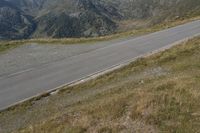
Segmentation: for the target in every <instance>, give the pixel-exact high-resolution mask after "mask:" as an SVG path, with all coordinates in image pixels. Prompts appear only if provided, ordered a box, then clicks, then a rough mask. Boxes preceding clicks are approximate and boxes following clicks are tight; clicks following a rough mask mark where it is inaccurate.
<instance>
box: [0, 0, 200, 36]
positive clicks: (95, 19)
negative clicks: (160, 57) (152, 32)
mask: <svg viewBox="0 0 200 133" xmlns="http://www.w3.org/2000/svg"><path fill="white" fill-rule="evenodd" d="M0 1H1V2H3V3H4V4H1V10H3V11H1V12H0V15H1V21H0V27H1V30H0V36H1V37H3V36H4V38H5V37H6V38H9V39H16V38H28V37H30V38H41V37H55V38H60V37H88V36H101V35H107V34H112V33H114V32H118V30H119V29H120V28H122V29H123V26H121V27H120V23H121V22H123V21H127V20H129V21H133V22H134V21H138V20H140V21H141V20H142V21H143V20H148V25H149V24H150V25H152V24H157V23H161V22H163V21H166V20H172V19H177V18H182V17H191V16H196V15H200V0H7V1H5V0H0ZM5 2H6V3H7V6H6V8H5ZM8 5H9V6H8ZM10 5H15V8H13V6H12V7H10ZM11 9H12V11H11ZM8 10H9V11H8ZM6 12H9V13H10V14H12V13H11V12H15V13H16V15H15V16H16V17H13V18H12V19H14V20H15V21H18V20H21V21H22V22H20V26H18V28H17V31H15V32H17V33H18V34H17V35H16V33H13V32H9V34H4V32H5V29H9V30H8V31H12V30H10V28H11V29H15V28H13V27H16V25H18V24H16V22H15V21H14V22H15V23H10V24H9V26H5V23H7V22H5V21H9V22H10V21H11V20H10V16H9V13H6ZM17 14H18V15H17ZM19 14H20V15H19ZM2 16H3V17H2ZM17 16H18V17H17ZM8 18H9V19H8ZM24 18H25V19H24ZM32 18H33V19H32ZM24 20H26V21H24ZM23 21H24V22H23ZM11 22H13V20H12V21H11ZM35 24H36V28H35V27H34V25H35ZM127 24H128V25H131V23H127ZM148 25H146V26H148ZM2 27H3V28H4V29H2ZM24 27H26V28H24ZM118 27H120V28H118ZM130 27H131V26H130ZM135 27H137V24H135ZM132 28H134V26H132ZM19 29H20V30H19ZM24 29H26V31H27V29H28V32H25V33H26V34H25V33H24V32H22V33H21V30H22V31H24ZM19 31H20V32H19ZM19 36H20V37H19Z"/></svg>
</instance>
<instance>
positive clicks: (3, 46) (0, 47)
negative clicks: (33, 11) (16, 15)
mask: <svg viewBox="0 0 200 133" xmlns="http://www.w3.org/2000/svg"><path fill="white" fill-rule="evenodd" d="M198 19H200V17H192V18H179V19H176V20H171V21H167V22H163V23H161V24H156V25H153V26H150V27H144V28H140V29H136V30H131V31H127V32H122V33H116V34H113V35H108V36H101V37H93V38H62V39H52V38H41V39H28V40H15V41H1V42H0V52H2V51H5V50H8V49H11V48H15V47H17V46H19V45H22V44H29V43H39V44H81V43H93V42H99V41H107V40H112V39H117V38H124V37H128V36H139V35H143V34H147V33H152V32H156V31H159V30H163V29H167V28H170V27H174V26H177V25H181V24H184V23H187V22H190V21H194V20H198Z"/></svg>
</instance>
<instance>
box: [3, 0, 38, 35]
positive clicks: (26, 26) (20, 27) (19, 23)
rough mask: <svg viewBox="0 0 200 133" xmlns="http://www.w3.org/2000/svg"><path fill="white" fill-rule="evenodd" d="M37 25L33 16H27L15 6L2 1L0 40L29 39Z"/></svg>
mask: <svg viewBox="0 0 200 133" xmlns="http://www.w3.org/2000/svg"><path fill="white" fill-rule="evenodd" d="M34 27H35V24H34V22H33V20H32V17H31V16H27V15H26V14H24V12H22V11H21V10H20V9H18V8H17V7H15V6H14V5H13V4H11V3H9V2H7V1H4V0H1V1H0V38H1V39H20V38H27V37H28V36H29V35H30V34H31V33H32V32H33V31H34Z"/></svg>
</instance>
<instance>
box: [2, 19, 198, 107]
mask: <svg viewBox="0 0 200 133" xmlns="http://www.w3.org/2000/svg"><path fill="white" fill-rule="evenodd" d="M198 34H200V20H198V21H194V22H190V23H187V24H184V25H180V26H177V27H174V28H170V29H167V30H163V31H159V32H155V33H151V34H148V35H144V36H141V37H137V38H134V39H130V40H127V41H123V42H119V43H114V44H113V45H108V46H106V47H102V48H99V49H95V50H93V51H90V52H87V53H83V54H80V55H76V56H72V57H68V58H65V59H62V60H57V61H55V62H50V63H48V64H44V65H41V66H36V67H33V68H28V69H25V70H23V71H20V72H16V73H13V74H9V75H4V76H1V77H0V109H5V108H6V107H8V106H10V105H12V104H15V103H17V102H19V101H21V100H24V99H27V98H30V97H33V96H35V95H38V94H41V93H43V92H46V91H49V90H51V89H54V88H56V87H58V86H61V85H63V84H66V83H71V82H72V81H75V80H78V79H81V78H83V77H86V76H88V75H90V74H93V73H96V72H98V71H102V70H106V69H108V68H110V67H112V66H114V65H117V64H120V63H122V62H124V61H128V60H132V59H133V58H135V57H138V56H140V55H144V54H146V53H149V52H152V51H155V50H158V49H161V48H163V47H166V46H168V45H170V44H172V43H175V42H177V41H180V40H183V39H186V38H190V37H194V36H197V35H198Z"/></svg>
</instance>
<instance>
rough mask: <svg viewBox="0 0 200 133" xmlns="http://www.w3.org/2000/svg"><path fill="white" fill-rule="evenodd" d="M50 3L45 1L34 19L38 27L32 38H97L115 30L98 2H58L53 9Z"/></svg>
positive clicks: (87, 0) (81, 0)
mask: <svg viewBox="0 0 200 133" xmlns="http://www.w3.org/2000/svg"><path fill="white" fill-rule="evenodd" d="M50 1H51V0H47V1H46V3H45V4H44V5H43V6H44V7H43V9H42V10H41V11H40V13H39V17H37V18H36V22H37V23H38V27H37V30H36V32H35V33H34V35H33V37H49V36H51V37H80V36H99V35H105V34H110V33H113V32H114V29H115V28H116V25H115V23H114V22H113V20H112V19H110V18H109V16H107V15H105V14H109V13H108V12H107V11H105V10H104V7H101V6H100V5H99V3H98V2H95V3H94V2H91V1H89V0H73V1H71V0H60V2H59V4H57V5H58V6H56V7H54V5H56V4H53V3H54V2H50ZM61 1H64V2H61ZM57 2H58V1H57ZM48 3H51V5H49V4H48ZM52 8H53V9H54V10H53V11H51V12H50V11H49V10H50V9H52Z"/></svg>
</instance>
